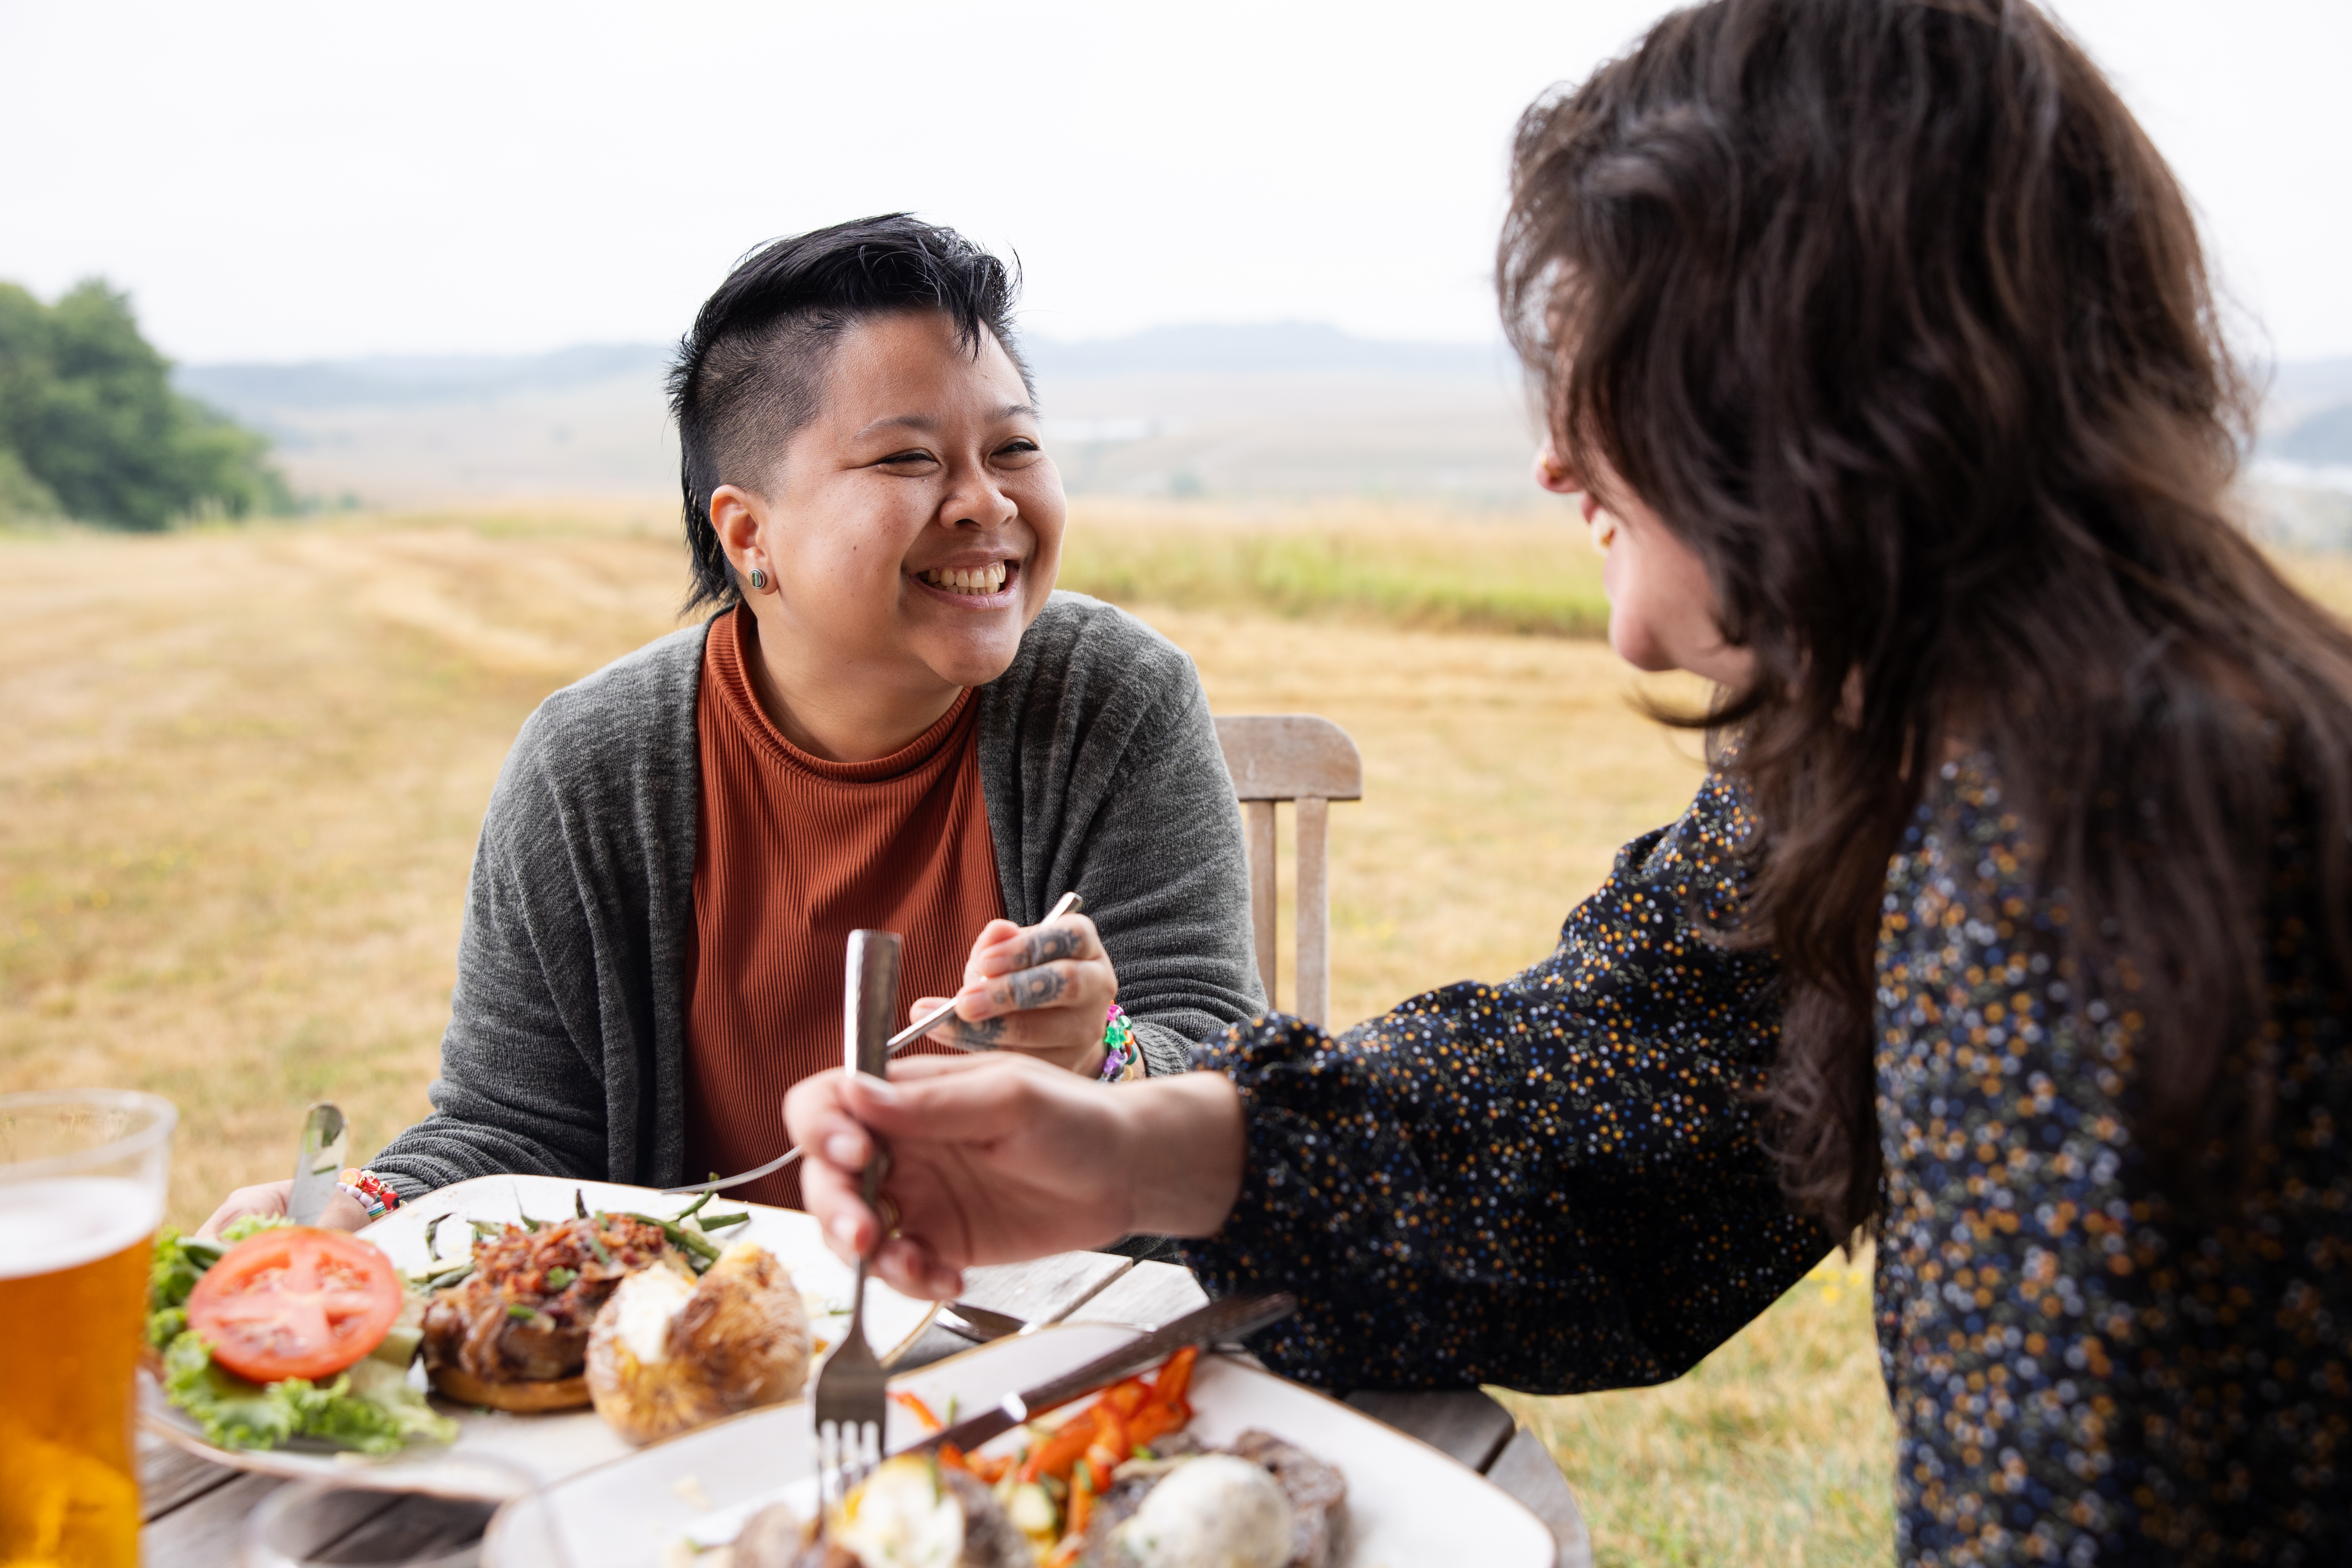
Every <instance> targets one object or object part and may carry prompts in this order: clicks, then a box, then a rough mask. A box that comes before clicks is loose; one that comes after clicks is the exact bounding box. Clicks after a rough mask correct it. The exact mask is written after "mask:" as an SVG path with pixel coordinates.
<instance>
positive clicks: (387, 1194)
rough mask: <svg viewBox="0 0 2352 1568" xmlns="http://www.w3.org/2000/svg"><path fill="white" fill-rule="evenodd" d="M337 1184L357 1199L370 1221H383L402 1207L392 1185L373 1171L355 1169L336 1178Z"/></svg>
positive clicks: (398, 1195)
mask: <svg viewBox="0 0 2352 1568" xmlns="http://www.w3.org/2000/svg"><path fill="white" fill-rule="evenodd" d="M335 1184H336V1185H337V1186H339V1187H341V1188H342V1189H343V1191H345V1192H347V1193H349V1194H352V1197H353V1198H355V1199H357V1200H358V1202H359V1205H360V1207H362V1208H363V1209H365V1210H367V1216H368V1218H370V1219H382V1218H383V1216H384V1215H388V1214H390V1213H391V1212H392V1211H393V1210H394V1209H396V1208H398V1207H399V1206H400V1194H398V1193H395V1192H394V1191H393V1190H392V1184H391V1183H390V1182H387V1181H385V1180H384V1179H383V1177H382V1176H379V1175H377V1174H376V1173H374V1172H373V1171H362V1170H359V1169H357V1168H356V1167H354V1168H353V1169H352V1170H348V1171H345V1172H344V1173H342V1174H341V1176H338V1177H337V1178H335Z"/></svg>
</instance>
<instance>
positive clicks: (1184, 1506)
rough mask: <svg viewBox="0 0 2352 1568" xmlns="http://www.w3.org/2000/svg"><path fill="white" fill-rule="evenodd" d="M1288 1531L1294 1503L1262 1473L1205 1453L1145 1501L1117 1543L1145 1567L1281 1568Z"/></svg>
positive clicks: (1225, 1456)
mask: <svg viewBox="0 0 2352 1568" xmlns="http://www.w3.org/2000/svg"><path fill="white" fill-rule="evenodd" d="M1290 1528H1291V1519H1290V1500H1289V1499H1288V1498H1286V1497H1285V1496H1284V1495H1283V1492H1282V1488H1281V1486H1280V1485H1279V1484H1278V1483H1277V1482H1276V1480H1275V1479H1274V1478H1273V1477H1272V1476H1271V1475H1268V1474H1267V1473H1266V1471H1265V1468H1263V1467H1261V1466H1258V1465H1253V1464H1251V1463H1250V1462H1249V1461H1248V1460H1247V1459H1242V1458H1234V1456H1233V1455H1231V1454H1203V1455H1202V1456H1201V1457H1200V1458H1197V1459H1192V1460H1188V1461H1186V1462H1185V1463H1184V1464H1181V1465H1179V1466H1178V1467H1176V1468H1175V1469H1173V1470H1171V1471H1170V1472H1169V1474H1168V1476H1167V1478H1166V1479H1163V1480H1162V1481H1161V1482H1160V1484H1159V1485H1158V1486H1156V1487H1154V1488H1152V1489H1151V1490H1150V1491H1149V1492H1148V1493H1146V1494H1145V1495H1144V1499H1143V1505H1142V1506H1141V1507H1140V1508H1139V1509H1137V1510H1135V1514H1134V1517H1133V1518H1131V1519H1129V1521H1127V1522H1126V1523H1124V1524H1122V1525H1120V1526H1119V1527H1118V1543H1119V1544H1120V1545H1121V1546H1123V1547H1124V1548H1126V1550H1127V1554H1128V1556H1129V1557H1130V1558H1132V1559H1134V1561H1135V1562H1136V1563H1138V1564H1139V1565H1140V1568H1282V1565H1283V1564H1284V1563H1287V1562H1289V1561H1290Z"/></svg>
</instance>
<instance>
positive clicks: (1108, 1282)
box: [139, 1252, 1592, 1568]
mask: <svg viewBox="0 0 2352 1568" xmlns="http://www.w3.org/2000/svg"><path fill="white" fill-rule="evenodd" d="M963 1299H964V1300H968V1301H970V1302H971V1303H972V1304H973V1305H974V1306H979V1307H988V1308H992V1309H994V1310H997V1311H1000V1312H1006V1313H1010V1314H1011V1315H1013V1316H1014V1317H1017V1318H1022V1319H1025V1320H1026V1321H1030V1322H1035V1323H1054V1322H1060V1321H1064V1320H1066V1319H1067V1320H1073V1321H1085V1322H1111V1323H1159V1322H1165V1321H1168V1320H1169V1319H1171V1318H1174V1317H1177V1316H1179V1315H1181V1314H1182V1313H1184V1312H1188V1311H1190V1310H1192V1309H1193V1308H1194V1307H1197V1306H1199V1305H1201V1304H1202V1302H1203V1301H1205V1300H1207V1299H1208V1298H1207V1296H1206V1295H1205V1294H1204V1293H1203V1292H1202V1289H1201V1287H1200V1284H1199V1282H1198V1281H1197V1280H1195V1279H1193V1278H1192V1275H1191V1273H1189V1272H1188V1271H1186V1270H1185V1269H1182V1268H1177V1267H1175V1266H1174V1265H1172V1264H1167V1263H1136V1262H1132V1261H1130V1260H1129V1259H1128V1258H1118V1257H1114V1256H1112V1255H1110V1254H1108V1253H1101V1252H1072V1253H1064V1254H1062V1255H1061V1256H1059V1257H1055V1258H1041V1259H1039V1260H1038V1261H1036V1262H1034V1263H1021V1264H1013V1265H1009V1266H1007V1267H1004V1268H974V1269H971V1270H969V1271H967V1273H966V1276H965V1289H964V1298H963ZM969 1348H970V1342H969V1341H966V1340H963V1339H961V1338H959V1337H957V1336H956V1335H954V1334H951V1333H950V1332H949V1331H947V1330H945V1329H943V1328H940V1327H938V1326H936V1325H934V1326H933V1327H932V1328H930V1329H929V1330H927V1331H925V1332H924V1334H923V1336H922V1337H921V1338H920V1339H919V1340H917V1341H916V1342H914V1344H912V1345H911V1346H909V1347H908V1350H907V1352H906V1354H904V1355H903V1356H901V1357H900V1358H899V1359H898V1362H896V1363H894V1367H895V1368H898V1369H904V1368H908V1367H914V1366H920V1365H922V1364H924V1363H928V1362H931V1361H936V1360H938V1359H939V1358H940V1357H941V1356H946V1355H951V1354H953V1353H954V1352H957V1351H961V1350H966V1349H969ZM1348 1403H1349V1404H1350V1405H1354V1406H1356V1407H1357V1408H1358V1409H1360V1410H1361V1411H1363V1412H1364V1413H1365V1414H1366V1415H1370V1416H1372V1417H1374V1418H1375V1419H1377V1420H1381V1421H1385V1422H1387V1423H1388V1424H1389V1425H1390V1426H1394V1427H1396V1428H1398V1429H1399V1430H1401V1431H1403V1432H1406V1433H1409V1434H1411V1435H1412V1436H1415V1437H1418V1438H1420V1439H1421V1440H1422V1441H1423V1442H1424V1443H1427V1444H1429V1445H1430V1446H1431V1447H1434V1448H1437V1449H1439V1450H1441V1451H1442V1452H1444V1453H1446V1454H1450V1455H1452V1456H1453V1457H1454V1458H1456V1459H1459V1460H1460V1461H1462V1463H1464V1464H1465V1465H1468V1466H1469V1467H1470V1468H1473V1469H1475V1470H1478V1471H1480V1472H1482V1473H1483V1474H1485V1475H1486V1479H1489V1480H1491V1481H1493V1482H1494V1483H1495V1484H1496V1486H1498V1487H1500V1488H1502V1489H1503V1490H1505V1491H1507V1492H1508V1493H1510V1494H1511V1495H1512V1496H1513V1497H1515V1498H1517V1499H1518V1500H1519V1501H1521V1502H1523V1503H1525V1504H1526V1505H1527V1506H1528V1509H1529V1510H1532V1511H1533V1512H1534V1513H1535V1515H1536V1517H1538V1519H1540V1520H1542V1521H1544V1522H1545V1524H1547V1525H1549V1527H1550V1529H1551V1532H1552V1536H1553V1539H1554V1540H1555V1541H1557V1542H1559V1568H1591V1562H1592V1544H1591V1537H1590V1536H1589V1535H1588V1534H1587V1532H1586V1531H1585V1527H1584V1520H1583V1517H1582V1515H1581V1514H1580V1513H1579V1512H1578V1511H1577V1507H1576V1499H1575V1497H1574V1496H1573V1495H1572V1494H1571V1493H1570V1490H1569V1487H1568V1481H1567V1479H1566V1478H1565V1477H1563V1476H1562V1475H1561V1474H1560V1473H1559V1467H1558V1466H1556V1465H1554V1464H1553V1463H1552V1459H1551V1456H1550V1455H1549V1453H1548V1452H1546V1451H1545V1449H1544V1447H1543V1445H1542V1444H1541V1443H1540V1442H1538V1441H1537V1439H1536V1436H1535V1434H1534V1433H1532V1432H1528V1431H1524V1430H1520V1429H1519V1428H1518V1427H1517V1426H1516V1425H1515V1424H1514V1423H1513V1421H1512V1420H1511V1417H1510V1415H1509V1413H1508V1412H1507V1411H1505V1410H1504V1408H1503V1407H1502V1406H1501V1405H1497V1404H1496V1403H1495V1401H1493V1400H1492V1399H1490V1398H1488V1397H1487V1396H1486V1394H1481V1393H1479V1392H1478V1391H1477V1390H1475V1389H1465V1390H1460V1391H1456V1392H1451V1393H1444V1394H1354V1395H1351V1396H1350V1397H1349V1401H1348ZM139 1443H140V1501H141V1507H142V1511H143V1516H144V1518H145V1521H146V1527H145V1529H144V1530H143V1531H142V1532H141V1535H140V1560H141V1562H142V1564H143V1565H144V1568H219V1565H221V1564H226V1563H235V1562H236V1558H237V1545H238V1540H239V1536H240V1534H241V1532H242V1531H243V1530H244V1528H245V1522H246V1520H247V1517H248V1516H249V1515H251V1513H252V1512H253V1510H254V1509H255V1507H256V1506H257V1504H259V1503H260V1501H261V1500H263V1499H264V1498H266V1497H268V1495H269V1494H270V1493H271V1492H273V1491H276V1490H277V1489H278V1488H279V1487H281V1486H286V1485H289V1483H288V1482H286V1481H282V1480H279V1479H276V1478H274V1477H270V1476H257V1475H250V1474H247V1473H245V1472H242V1471H238V1470H232V1469H228V1468H224V1467H222V1466H219V1465H215V1464H213V1463H211V1462H209V1461H208V1460H205V1459H199V1458H194V1457H193V1456H191V1455H189V1454H186V1453H184V1452H183V1451H181V1450H180V1449H178V1448H175V1447H172V1446H171V1445H170V1444H169V1443H168V1442H166V1441H165V1440H164V1439H163V1438H162V1437H159V1436H155V1435H154V1434H152V1433H148V1432H142V1433H141V1434H140V1438H139ZM398 1512H399V1504H398V1503H397V1502H394V1503H393V1504H390V1505H388V1506H387V1508H386V1510H385V1512H384V1514H383V1516H382V1518H381V1519H380V1520H379V1521H376V1522H375V1523H373V1524H372V1525H371V1526H370V1528H372V1529H375V1528H381V1529H384V1530H391V1529H396V1528H397V1527H398V1524H399V1521H398V1519H397V1517H396V1516H397V1514H398Z"/></svg>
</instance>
